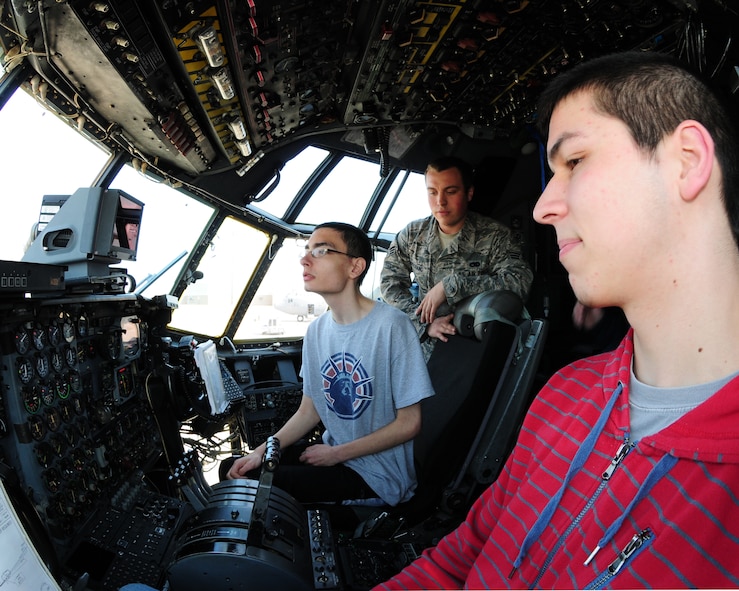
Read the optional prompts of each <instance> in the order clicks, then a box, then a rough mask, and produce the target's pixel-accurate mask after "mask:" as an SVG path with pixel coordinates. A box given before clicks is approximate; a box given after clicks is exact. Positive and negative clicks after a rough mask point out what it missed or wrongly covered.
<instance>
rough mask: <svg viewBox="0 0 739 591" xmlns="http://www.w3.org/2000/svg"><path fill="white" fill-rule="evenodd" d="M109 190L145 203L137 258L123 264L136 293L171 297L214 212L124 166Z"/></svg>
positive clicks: (212, 209) (205, 205)
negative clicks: (115, 190)
mask: <svg viewBox="0 0 739 591" xmlns="http://www.w3.org/2000/svg"><path fill="white" fill-rule="evenodd" d="M110 186H111V187H113V188H115V189H121V190H123V191H125V192H126V193H128V194H129V195H133V196H135V197H137V198H138V199H140V200H141V201H143V202H144V216H143V219H142V220H141V229H140V231H139V244H138V256H137V259H136V261H127V262H126V264H125V268H126V269H127V271H128V272H129V273H130V274H131V275H133V277H134V279H135V280H136V283H137V288H136V291H137V292H138V293H141V294H143V295H145V296H147V297H153V296H155V295H161V294H167V293H171V291H172V289H173V287H174V282H175V280H176V279H177V275H178V274H179V272H180V270H181V268H182V266H183V265H184V264H185V261H186V260H187V258H188V255H189V254H190V252H191V251H192V249H193V247H194V246H195V244H196V243H197V241H198V240H199V239H200V235H201V234H202V232H203V230H204V229H205V227H206V226H207V225H208V222H209V221H210V219H211V217H212V216H213V213H214V211H215V210H214V208H213V207H212V206H210V205H207V204H205V203H202V202H200V201H197V200H196V199H193V198H192V197H188V196H187V195H184V194H183V193H181V192H179V191H177V190H176V189H174V188H172V187H171V186H170V185H168V184H166V183H163V182H162V183H160V182H155V181H154V180H153V178H152V177H149V176H145V175H144V174H143V173H141V172H139V171H136V170H134V168H133V167H132V166H124V167H123V168H122V169H121V171H120V172H119V173H118V175H116V177H115V179H114V180H113V182H112V183H111V185H110Z"/></svg>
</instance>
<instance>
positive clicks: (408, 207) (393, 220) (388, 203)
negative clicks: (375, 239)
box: [370, 171, 429, 235]
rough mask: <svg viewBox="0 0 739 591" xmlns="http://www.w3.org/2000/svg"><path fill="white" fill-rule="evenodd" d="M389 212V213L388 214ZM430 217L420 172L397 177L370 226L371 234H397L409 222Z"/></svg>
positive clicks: (404, 173)
mask: <svg viewBox="0 0 739 591" xmlns="http://www.w3.org/2000/svg"><path fill="white" fill-rule="evenodd" d="M388 212H389V213H388ZM427 215H429V210H428V202H427V199H426V181H425V179H424V176H423V175H422V174H420V173H418V172H410V173H408V174H406V172H404V171H403V172H401V173H400V174H398V175H397V176H396V177H395V180H394V181H393V184H392V186H391V187H390V190H389V191H388V192H387V194H386V196H385V199H383V201H382V205H381V206H380V208H379V209H378V211H377V215H375V217H374V219H373V220H372V224H371V225H370V232H371V233H374V232H384V233H389V234H393V235H394V234H397V233H398V232H400V230H402V229H403V228H404V227H405V226H406V225H407V224H408V222H411V221H413V220H417V219H419V218H422V217H426V216H427Z"/></svg>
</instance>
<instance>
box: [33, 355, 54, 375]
mask: <svg viewBox="0 0 739 591" xmlns="http://www.w3.org/2000/svg"><path fill="white" fill-rule="evenodd" d="M49 371H51V365H50V364H49V358H48V357H47V356H46V355H44V354H43V353H39V354H38V355H36V373H37V374H38V377H40V378H41V379H42V380H43V379H44V378H47V377H48V376H49Z"/></svg>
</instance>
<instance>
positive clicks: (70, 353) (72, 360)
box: [64, 347, 77, 367]
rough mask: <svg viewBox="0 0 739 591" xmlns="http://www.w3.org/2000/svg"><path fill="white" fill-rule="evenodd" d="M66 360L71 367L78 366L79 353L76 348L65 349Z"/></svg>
mask: <svg viewBox="0 0 739 591" xmlns="http://www.w3.org/2000/svg"><path fill="white" fill-rule="evenodd" d="M64 358H65V359H66V361H67V365H68V366H69V367H74V366H75V365H77V351H76V350H75V348H74V347H67V348H66V349H64Z"/></svg>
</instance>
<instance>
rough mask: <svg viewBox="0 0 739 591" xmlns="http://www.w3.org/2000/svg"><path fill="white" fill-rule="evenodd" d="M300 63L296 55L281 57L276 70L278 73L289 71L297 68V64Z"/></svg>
mask: <svg viewBox="0 0 739 591" xmlns="http://www.w3.org/2000/svg"><path fill="white" fill-rule="evenodd" d="M297 65H298V58H297V57H295V56H291V57H286V58H284V59H281V60H280V61H279V62H277V63H276V64H275V72H277V73H278V74H282V73H284V72H289V71H290V70H293V69H295V66H297Z"/></svg>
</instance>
